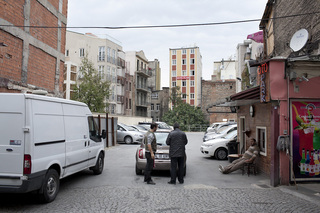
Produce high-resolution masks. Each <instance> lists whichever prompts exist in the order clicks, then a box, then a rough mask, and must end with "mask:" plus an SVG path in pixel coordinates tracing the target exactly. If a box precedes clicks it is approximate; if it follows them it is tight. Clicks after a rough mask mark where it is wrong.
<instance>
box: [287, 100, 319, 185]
mask: <svg viewBox="0 0 320 213" xmlns="http://www.w3.org/2000/svg"><path fill="white" fill-rule="evenodd" d="M291 138H292V146H291V153H292V162H291V166H292V171H293V173H294V176H293V175H291V179H292V177H295V178H296V180H310V181H311V180H320V164H319V160H320V101H307V100H306V101H301V100H299V101H292V102H291Z"/></svg>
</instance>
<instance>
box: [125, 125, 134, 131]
mask: <svg viewBox="0 0 320 213" xmlns="http://www.w3.org/2000/svg"><path fill="white" fill-rule="evenodd" d="M122 126H123V127H124V128H126V129H127V130H128V131H137V130H136V129H135V128H133V127H131V126H127V125H125V124H122Z"/></svg>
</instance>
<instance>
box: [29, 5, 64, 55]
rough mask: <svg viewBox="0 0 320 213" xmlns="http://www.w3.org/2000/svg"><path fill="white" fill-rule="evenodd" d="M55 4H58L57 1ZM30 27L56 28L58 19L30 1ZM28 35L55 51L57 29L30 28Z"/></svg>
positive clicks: (41, 6)
mask: <svg viewBox="0 0 320 213" xmlns="http://www.w3.org/2000/svg"><path fill="white" fill-rule="evenodd" d="M56 2H58V3H59V1H56ZM30 25H31V26H51V27H58V19H57V17H55V16H54V15H53V14H52V13H51V12H50V11H49V10H47V9H46V8H45V7H44V6H43V5H41V4H40V3H39V2H38V1H36V0H32V1H31V10H30ZM30 34H31V35H32V36H33V37H34V38H36V39H38V40H39V41H42V42H43V43H45V44H47V45H49V46H50V47H52V48H54V49H57V44H58V43H57V41H58V28H30Z"/></svg>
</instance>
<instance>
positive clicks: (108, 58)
mask: <svg viewBox="0 0 320 213" xmlns="http://www.w3.org/2000/svg"><path fill="white" fill-rule="evenodd" d="M107 62H111V48H110V47H108V49H107Z"/></svg>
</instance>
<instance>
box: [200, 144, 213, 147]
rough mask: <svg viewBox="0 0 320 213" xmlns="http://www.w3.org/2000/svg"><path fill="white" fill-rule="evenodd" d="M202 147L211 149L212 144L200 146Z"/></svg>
mask: <svg viewBox="0 0 320 213" xmlns="http://www.w3.org/2000/svg"><path fill="white" fill-rule="evenodd" d="M202 146H203V147H211V146H212V144H202Z"/></svg>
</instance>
